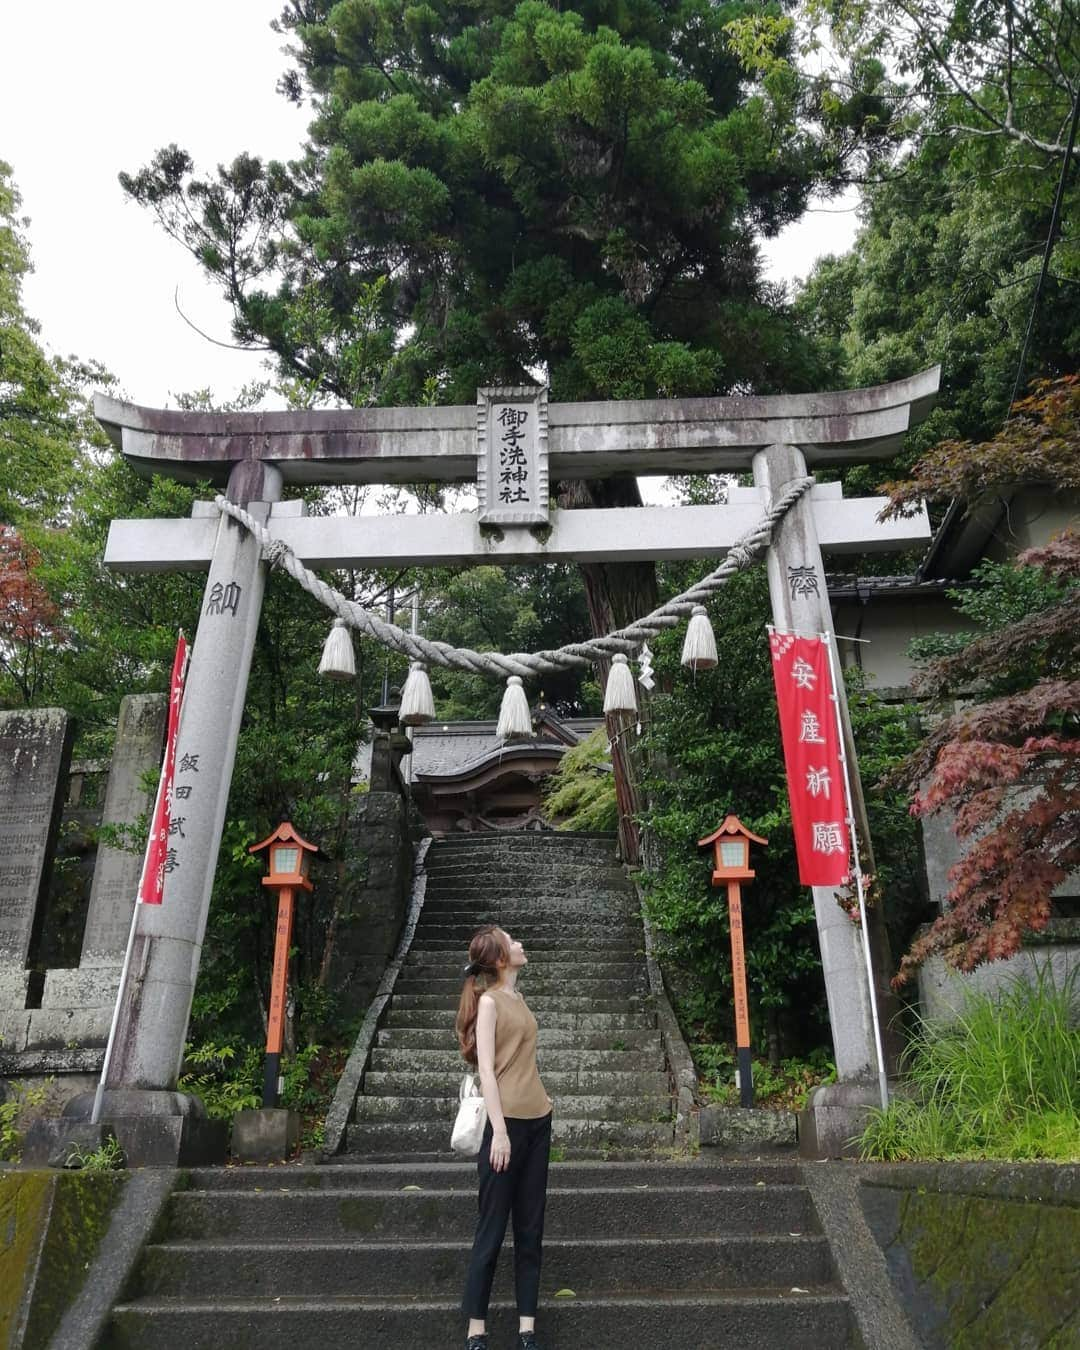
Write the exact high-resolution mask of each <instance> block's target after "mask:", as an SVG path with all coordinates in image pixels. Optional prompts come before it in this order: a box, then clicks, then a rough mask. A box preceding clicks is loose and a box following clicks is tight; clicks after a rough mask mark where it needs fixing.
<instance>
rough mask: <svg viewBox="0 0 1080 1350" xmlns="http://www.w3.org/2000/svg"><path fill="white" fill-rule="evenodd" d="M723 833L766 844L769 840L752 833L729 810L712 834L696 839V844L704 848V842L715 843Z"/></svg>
mask: <svg viewBox="0 0 1080 1350" xmlns="http://www.w3.org/2000/svg"><path fill="white" fill-rule="evenodd" d="M724 835H727V836H737V837H739V838H742V839H749V840H750V842H751V843H754V844H767V843H768V842H769V841H768V840H767V839H763V838H762V837H761V835H760V834H754V832H753V831H752V830H748V829H747V828H746V826H745V825H744V824H743V823H742V821H741V820H740V819H739V817H738V816H736V815H732V814H731V813H730V812H729V813H728V815H726V816H725V817H724V819H723V820H722V821H721V822H720V824H719V825H718V826H717V827H716V829H715V830H713V832H712V834H710V835H707V836H706V837H705V838H704V839H699V840H698V843H697V846H698V848H704V847H705V845H706V844H712V843H715V841H716V840H717V839H720V838H721V837H723V836H724Z"/></svg>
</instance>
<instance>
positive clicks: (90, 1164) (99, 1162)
mask: <svg viewBox="0 0 1080 1350" xmlns="http://www.w3.org/2000/svg"><path fill="white" fill-rule="evenodd" d="M123 1165H124V1151H123V1149H122V1148H121V1147H120V1145H119V1144H118V1143H117V1141H116V1138H115V1137H114V1136H113V1135H109V1136H108V1138H107V1139H106V1140H105V1142H104V1143H103V1144H102V1145H101V1146H100V1148H95V1149H90V1150H89V1151H88V1152H84V1151H83V1149H82V1148H80V1147H79V1145H78V1144H73V1145H72V1147H71V1151H70V1152H69V1153H68V1156H67V1158H66V1159H65V1160H64V1166H65V1167H77V1168H79V1169H81V1170H82V1171H83V1172H115V1171H118V1170H119V1169H120V1168H121V1167H123Z"/></svg>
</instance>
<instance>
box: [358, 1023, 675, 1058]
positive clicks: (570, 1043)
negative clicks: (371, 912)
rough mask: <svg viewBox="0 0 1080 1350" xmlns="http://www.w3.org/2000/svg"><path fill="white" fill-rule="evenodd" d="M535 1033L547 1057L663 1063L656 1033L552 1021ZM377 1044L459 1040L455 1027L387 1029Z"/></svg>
mask: <svg viewBox="0 0 1080 1350" xmlns="http://www.w3.org/2000/svg"><path fill="white" fill-rule="evenodd" d="M547 1022H548V1025H547V1026H543V1027H541V1028H540V1030H539V1031H538V1032H537V1033H536V1044H537V1050H538V1052H539V1053H540V1054H543V1055H547V1054H549V1053H552V1052H555V1051H566V1052H573V1053H575V1054H576V1053H578V1052H579V1051H580V1052H583V1053H584V1052H589V1051H596V1052H598V1053H603V1052H611V1053H619V1052H622V1051H637V1052H638V1053H641V1054H647V1055H649V1056H653V1055H658V1056H660V1058H661V1059H663V1054H664V1047H663V1042H662V1041H661V1039H660V1033H659V1032H658V1031H654V1030H652V1031H651V1030H636V1031H630V1030H627V1029H625V1028H624V1029H622V1030H614V1031H579V1030H575V1029H573V1028H563V1027H554V1026H552V1025H551V1019H550V1018H548V1019H547ZM375 1044H376V1046H380V1047H383V1048H388V1049H393V1050H395V1051H396V1050H441V1051H449V1052H452V1053H453V1054H454V1055H455V1056H456V1055H457V1053H458V1050H457V1037H456V1036H455V1035H454V1030H453V1026H452V1025H448V1024H446V1023H443V1025H442V1026H440V1027H420V1026H417V1027H407V1026H385V1027H380V1028H379V1030H378V1031H377V1032H376V1033H375Z"/></svg>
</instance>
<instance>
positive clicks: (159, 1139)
mask: <svg viewBox="0 0 1080 1350" xmlns="http://www.w3.org/2000/svg"><path fill="white" fill-rule="evenodd" d="M93 1106H94V1094H93V1093H92V1092H83V1093H80V1094H79V1096H77V1097H73V1098H72V1099H71V1101H69V1102H68V1103H67V1105H66V1106H65V1107H64V1114H63V1115H62V1116H59V1117H53V1118H50V1119H42V1120H38V1121H36V1122H35V1123H34V1124H33V1125H32V1126H31V1127H30V1129H29V1131H28V1132H27V1136H26V1142H25V1145H24V1147H23V1160H24V1162H29V1163H32V1164H35V1165H38V1166H43V1165H44V1164H45V1163H47V1162H48V1160H49V1158H51V1157H54V1156H56V1154H57V1152H58V1150H59V1149H60V1148H61V1147H62V1145H63V1142H64V1140H65V1139H66V1138H67V1137H68V1136H69V1135H70V1136H71V1137H78V1135H79V1132H80V1131H85V1127H86V1122H87V1121H88V1120H89V1118H90V1114H91V1112H92V1110H93ZM101 1123H102V1124H103V1125H105V1126H107V1127H108V1128H109V1130H110V1131H111V1132H112V1133H113V1134H114V1135H115V1136H116V1140H117V1143H118V1144H119V1145H120V1147H121V1149H122V1150H123V1152H124V1158H125V1160H126V1162H127V1165H128V1167H209V1166H215V1165H217V1164H220V1163H224V1161H225V1159H226V1157H227V1156H228V1151H229V1125H228V1122H227V1121H224V1120H209V1119H208V1118H207V1115H206V1107H205V1106H203V1104H202V1102H201V1101H200V1100H199V1098H198V1097H192V1096H189V1095H188V1094H187V1093H184V1092H166V1091H155V1090H152V1089H140V1088H120V1089H115V1090H110V1091H108V1092H106V1093H105V1100H104V1103H103V1109H102V1113H101Z"/></svg>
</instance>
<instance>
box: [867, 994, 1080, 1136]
mask: <svg viewBox="0 0 1080 1350" xmlns="http://www.w3.org/2000/svg"><path fill="white" fill-rule="evenodd" d="M1078 973H1080V972H1076V971H1074V972H1072V973H1071V974H1070V975H1069V976H1068V977H1067V978H1066V979H1065V980H1064V981H1063V982H1062V983H1061V984H1060V985H1059V984H1056V983H1055V981H1054V979H1053V977H1052V976H1051V974H1050V973H1049V972H1048V971H1047V970H1046V969H1045V968H1044V969H1043V970H1042V971H1040V973H1039V975H1038V978H1037V979H1036V980H1035V981H1034V982H1029V981H1027V980H1020V979H1017V980H1014V981H1012V982H1011V983H1010V984H1009V985H1008V986H1007V987H1006V988H1005V990H1004V991H1003V992H999V993H998V994H997V995H994V996H991V995H989V994H971V995H969V996H968V998H967V1000H966V1002H965V1004H964V1007H963V1009H962V1012H961V1015H960V1017H959V1019H958V1021H957V1022H956V1024H955V1025H954V1026H951V1027H935V1026H933V1025H932V1024H930V1023H928V1022H926V1021H925V1020H924V1021H922V1022H921V1023H920V1024H919V1026H918V1028H917V1030H916V1032H915V1034H914V1035H913V1037H912V1040H911V1042H910V1044H909V1046H908V1049H907V1052H906V1054H905V1062H904V1069H905V1073H906V1076H907V1079H908V1081H909V1083H910V1085H911V1087H912V1090H913V1095H912V1097H911V1098H901V1099H898V1100H896V1101H894V1102H893V1103H892V1104H891V1105H890V1106H889V1108H888V1110H886V1111H875V1112H874V1113H873V1115H872V1116H871V1118H870V1121H869V1123H868V1125H867V1127H866V1129H865V1131H864V1132H863V1134H862V1136H861V1139H860V1141H859V1142H860V1148H861V1154H862V1157H863V1158H864V1159H868V1160H874V1161H889V1162H906V1161H913V1160H915V1159H922V1158H933V1159H949V1158H999V1159H1008V1160H1011V1161H1026V1160H1034V1159H1047V1160H1050V1161H1055V1162H1067V1161H1073V1160H1080V1024H1078V1017H1077V1012H1076V1008H1077V988H1076V985H1077V975H1078Z"/></svg>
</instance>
